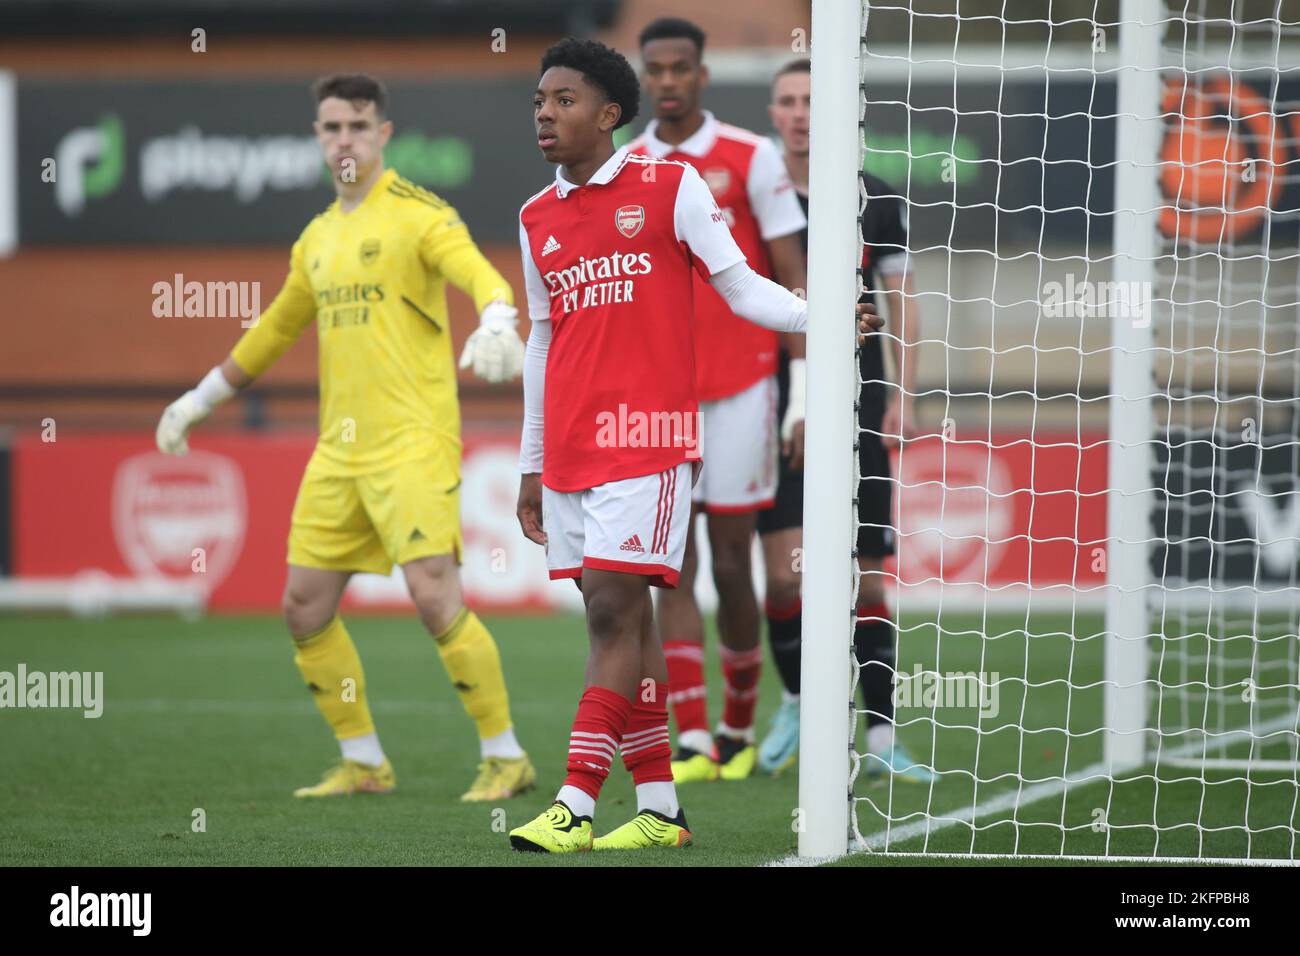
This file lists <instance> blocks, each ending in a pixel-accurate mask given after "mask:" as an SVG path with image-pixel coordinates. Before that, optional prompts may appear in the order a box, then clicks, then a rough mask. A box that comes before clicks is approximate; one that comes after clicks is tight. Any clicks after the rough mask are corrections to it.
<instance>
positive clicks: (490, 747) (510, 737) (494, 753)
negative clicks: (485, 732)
mask: <svg viewBox="0 0 1300 956" xmlns="http://www.w3.org/2000/svg"><path fill="white" fill-rule="evenodd" d="M478 748H479V753H480V754H482V755H483V756H484V757H505V758H507V759H508V758H511V757H522V756H523V755H524V748H523V747H520V746H519V741H517V740H515V729H514V728H513V727H507V728H506V729H505V730H503V731H501V733H499V734H497V735H496V736H495V737H482V738H480V739H479V742H478Z"/></svg>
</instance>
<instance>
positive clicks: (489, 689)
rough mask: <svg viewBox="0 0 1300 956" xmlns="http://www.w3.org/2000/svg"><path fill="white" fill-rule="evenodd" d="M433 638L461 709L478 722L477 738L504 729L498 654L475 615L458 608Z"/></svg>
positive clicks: (506, 717)
mask: <svg viewBox="0 0 1300 956" xmlns="http://www.w3.org/2000/svg"><path fill="white" fill-rule="evenodd" d="M433 640H434V643H435V644H437V646H438V653H439V654H440V655H441V656H442V664H443V666H444V667H446V668H447V676H449V677H450V678H451V682H452V685H453V686H455V688H456V690H457V692H458V693H459V694H460V701H461V703H462V704H464V705H465V712H466V713H467V714H469V715H470V717H472V718H473V719H474V723H475V724H477V725H478V735H479V737H480V738H481V739H487V738H490V737H497V736H499V735H500V734H503V733H505V732H506V731H508V730H509V729H510V700H509V697H508V696H507V695H506V679H505V675H504V674H502V672H501V655H500V654H498V653H497V645H496V642H495V641H494V640H492V635H491V634H489V633H488V629H487V628H486V627H484V626H483V622H482V621H480V620H479V619H478V615H476V614H474V612H473V611H471V610H469V608H464V607H463V608H461V609H460V613H459V614H457V615H456V618H455V620H453V621H452V622H451V625H450V626H449V627H448V628H447V629H446V630H445V631H443V632H442V633H441V634H435V635H434V636H433Z"/></svg>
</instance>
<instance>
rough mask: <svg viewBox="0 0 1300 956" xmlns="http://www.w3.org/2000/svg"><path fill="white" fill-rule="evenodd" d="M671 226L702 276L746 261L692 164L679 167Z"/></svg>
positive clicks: (713, 273)
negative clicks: (680, 168) (679, 177)
mask: <svg viewBox="0 0 1300 956" xmlns="http://www.w3.org/2000/svg"><path fill="white" fill-rule="evenodd" d="M673 227H674V229H675V230H676V233H677V239H678V241H679V242H684V243H686V247H687V248H688V249H690V251H691V255H692V256H693V257H694V258H695V262H696V269H697V271H699V272H700V273H701V274H702V275H703V276H704V278H706V279H707V278H708V277H709V276H713V275H717V274H718V273H719V272H721V271H722V270H723V269H726V268H727V267H728V266H734V265H735V264H736V263H737V262H744V261H745V254H744V253H743V252H741V251H740V246H738V245H736V240H735V239H734V238H733V237H732V235H731V230H730V229H728V228H727V220H726V219H725V218H723V215H722V210H720V209H719V208H718V204H717V203H716V202H715V201H714V199H713V193H711V192H709V187H708V186H706V185H705V183H704V180H703V179H701V178H700V174H699V173H697V172H696V171H695V167H693V166H686V167H684V168H683V170H682V179H681V182H680V183H678V184H677V202H676V204H675V205H674V207H673Z"/></svg>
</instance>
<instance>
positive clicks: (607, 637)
mask: <svg viewBox="0 0 1300 956" xmlns="http://www.w3.org/2000/svg"><path fill="white" fill-rule="evenodd" d="M640 622H641V613H640V606H639V605H636V604H631V605H630V604H629V602H627V601H626V600H624V599H623V598H622V596H620V595H618V594H613V593H611V592H609V591H602V592H599V593H596V594H592V595H591V596H590V597H588V599H587V630H588V631H589V632H590V634H591V639H592V640H593V641H595V642H597V643H600V644H610V643H614V642H617V641H618V640H619V639H621V638H625V637H626V638H635V639H636V640H637V641H640V638H641V630H640Z"/></svg>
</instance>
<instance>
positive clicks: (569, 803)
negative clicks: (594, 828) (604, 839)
mask: <svg viewBox="0 0 1300 956" xmlns="http://www.w3.org/2000/svg"><path fill="white" fill-rule="evenodd" d="M555 799H556V800H559V801H560V802H561V803H562V804H564V805H565V806H566V807H568V808H569V809H570V810H572V811H573V815H574V816H575V817H594V816H595V815H596V801H595V800H593V799H592V798H591V795H590V794H588V793H587V792H586V791H585V790H579V789H578V788H577V787H571V786H569V785H568V784H567V783H566V784H565V785H564V786H562V787H561V788H560V792H559V793H557V794H556V795H555Z"/></svg>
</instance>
